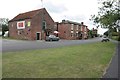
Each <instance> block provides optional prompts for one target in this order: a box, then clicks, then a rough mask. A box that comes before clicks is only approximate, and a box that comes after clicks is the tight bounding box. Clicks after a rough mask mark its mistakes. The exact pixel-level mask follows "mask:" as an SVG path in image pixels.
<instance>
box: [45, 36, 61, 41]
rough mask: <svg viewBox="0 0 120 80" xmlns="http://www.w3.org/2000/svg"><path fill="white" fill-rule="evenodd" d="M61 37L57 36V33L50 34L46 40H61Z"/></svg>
mask: <svg viewBox="0 0 120 80" xmlns="http://www.w3.org/2000/svg"><path fill="white" fill-rule="evenodd" d="M59 40H60V38H59V37H56V36H55V35H49V36H47V37H46V41H59Z"/></svg>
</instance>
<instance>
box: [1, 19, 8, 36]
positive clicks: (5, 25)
mask: <svg viewBox="0 0 120 80" xmlns="http://www.w3.org/2000/svg"><path fill="white" fill-rule="evenodd" d="M8 21H9V19H8V18H0V27H2V36H3V35H4V34H5V31H8V30H9V28H8Z"/></svg>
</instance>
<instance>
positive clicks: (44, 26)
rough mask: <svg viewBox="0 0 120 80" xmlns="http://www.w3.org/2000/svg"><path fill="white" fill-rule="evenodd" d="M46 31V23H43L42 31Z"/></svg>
mask: <svg viewBox="0 0 120 80" xmlns="http://www.w3.org/2000/svg"><path fill="white" fill-rule="evenodd" d="M45 29H46V21H43V23H42V30H45Z"/></svg>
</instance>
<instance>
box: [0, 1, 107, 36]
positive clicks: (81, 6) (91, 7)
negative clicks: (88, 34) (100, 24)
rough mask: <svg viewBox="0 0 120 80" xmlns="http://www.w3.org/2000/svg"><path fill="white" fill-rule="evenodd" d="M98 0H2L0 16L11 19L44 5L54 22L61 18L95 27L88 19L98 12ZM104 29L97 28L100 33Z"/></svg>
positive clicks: (59, 20) (90, 27)
mask: <svg viewBox="0 0 120 80" xmlns="http://www.w3.org/2000/svg"><path fill="white" fill-rule="evenodd" d="M97 1H98V0H42V2H41V0H2V1H1V3H0V10H2V11H0V18H9V19H12V18H13V17H15V16H16V15H17V14H19V13H24V12H28V11H31V10H36V9H40V8H42V7H45V8H46V9H47V11H48V12H49V14H50V15H51V17H52V18H53V20H54V21H55V22H61V21H62V19H66V20H71V21H76V22H79V23H81V22H84V24H85V25H87V26H88V28H89V29H92V28H93V27H94V28H96V27H95V25H93V23H92V22H91V21H89V19H90V18H91V15H93V14H97V12H98V2H97ZM105 31H106V30H105V29H104V30H103V29H101V28H98V33H100V34H102V33H103V32H105Z"/></svg>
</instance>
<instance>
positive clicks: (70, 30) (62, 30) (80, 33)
mask: <svg viewBox="0 0 120 80" xmlns="http://www.w3.org/2000/svg"><path fill="white" fill-rule="evenodd" d="M55 26H56V27H57V28H56V30H57V31H58V32H59V34H58V36H59V37H60V39H68V40H72V39H73V40H75V39H87V38H88V28H87V26H86V25H84V24H83V22H82V23H77V22H73V21H69V20H62V22H61V23H56V24H55Z"/></svg>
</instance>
